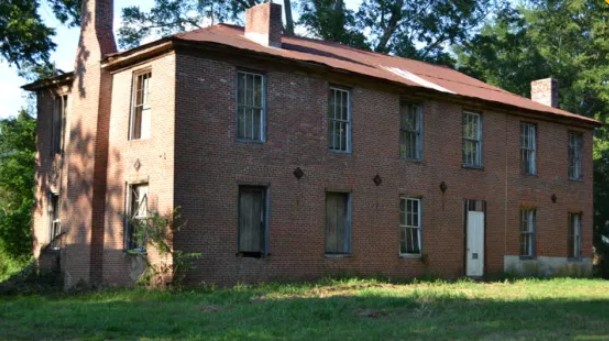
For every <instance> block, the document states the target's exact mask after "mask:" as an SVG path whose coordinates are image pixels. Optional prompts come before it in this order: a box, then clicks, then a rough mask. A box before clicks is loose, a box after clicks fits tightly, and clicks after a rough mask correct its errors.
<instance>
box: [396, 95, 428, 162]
mask: <svg viewBox="0 0 609 341" xmlns="http://www.w3.org/2000/svg"><path fill="white" fill-rule="evenodd" d="M422 151H423V111H422V108H421V106H420V105H418V104H412V103H408V102H404V101H402V102H401V103H400V155H401V157H402V158H403V159H410V160H420V159H421V156H422Z"/></svg>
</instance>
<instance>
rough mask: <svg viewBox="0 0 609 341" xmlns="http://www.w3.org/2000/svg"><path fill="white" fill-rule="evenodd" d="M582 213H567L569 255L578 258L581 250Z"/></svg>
mask: <svg viewBox="0 0 609 341" xmlns="http://www.w3.org/2000/svg"><path fill="white" fill-rule="evenodd" d="M581 234H582V215H581V213H569V257H571V258H579V257H581V251H582V245H581V242H582V238H581Z"/></svg>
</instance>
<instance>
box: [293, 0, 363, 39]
mask: <svg viewBox="0 0 609 341" xmlns="http://www.w3.org/2000/svg"><path fill="white" fill-rule="evenodd" d="M301 12H302V13H301V16H300V21H299V23H300V24H302V25H303V26H304V27H306V28H307V29H308V30H309V31H310V32H311V33H313V34H314V35H315V36H317V37H320V38H321V39H324V40H329V41H334V42H337V43H343V44H345V45H349V46H353V47H357V48H362V49H366V50H368V49H369V46H368V44H367V42H366V36H365V35H364V34H363V32H362V31H360V30H358V28H357V26H356V18H355V13H353V12H352V11H350V10H348V9H347V8H346V7H345V3H344V1H343V0H307V1H303V3H302V8H301Z"/></svg>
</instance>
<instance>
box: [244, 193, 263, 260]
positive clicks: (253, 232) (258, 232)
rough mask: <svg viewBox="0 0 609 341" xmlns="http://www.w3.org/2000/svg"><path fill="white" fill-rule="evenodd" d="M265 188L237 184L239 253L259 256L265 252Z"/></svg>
mask: <svg viewBox="0 0 609 341" xmlns="http://www.w3.org/2000/svg"><path fill="white" fill-rule="evenodd" d="M266 225H267V224H266V188H265V187H260V186H239V253H240V254H241V255H243V256H252V257H259V256H261V255H263V254H265V253H266V250H267V247H266Z"/></svg>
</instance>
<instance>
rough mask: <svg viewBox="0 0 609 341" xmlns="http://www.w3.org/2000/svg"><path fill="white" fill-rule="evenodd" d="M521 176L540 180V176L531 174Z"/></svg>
mask: <svg viewBox="0 0 609 341" xmlns="http://www.w3.org/2000/svg"><path fill="white" fill-rule="evenodd" d="M520 175H522V176H524V177H526V178H538V177H539V174H537V173H535V174H531V173H522V172H521V173H520Z"/></svg>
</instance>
